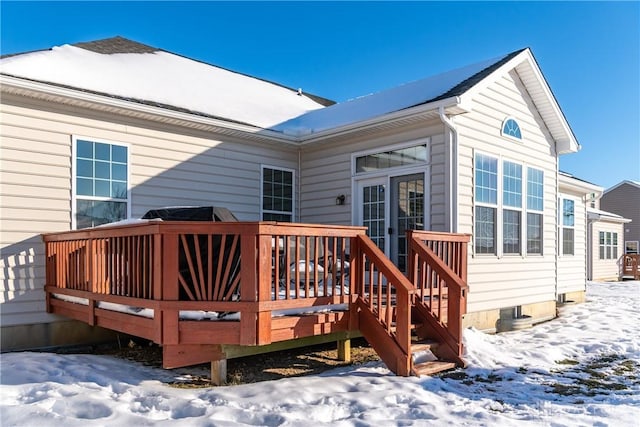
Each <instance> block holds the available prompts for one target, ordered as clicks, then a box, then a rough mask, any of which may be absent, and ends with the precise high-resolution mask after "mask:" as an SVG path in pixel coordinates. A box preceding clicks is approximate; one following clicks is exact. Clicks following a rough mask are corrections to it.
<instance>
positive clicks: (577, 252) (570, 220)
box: [556, 188, 597, 294]
mask: <svg viewBox="0 0 640 427" xmlns="http://www.w3.org/2000/svg"><path fill="white" fill-rule="evenodd" d="M561 191H562V188H561ZM565 191H566V192H564V193H560V194H559V197H558V217H557V220H556V222H557V225H556V227H557V228H556V229H557V230H558V294H562V293H566V292H574V291H583V290H585V286H586V271H587V265H586V259H587V258H586V257H587V254H586V250H587V202H586V201H584V195H585V194H584V193H577V192H574V193H569V192H568V191H567V190H565ZM565 200H566V201H571V202H573V203H572V205H573V208H572V210H573V213H572V215H569V212H567V210H566V209H564V211H565V212H563V207H564V206H565V204H564V203H563V201H565ZM568 205H571V203H570V204H568ZM567 207H568V206H567ZM565 213H566V214H567V215H564V214H565ZM563 224H567V225H563ZM569 224H573V225H569ZM563 230H571V232H570V233H567V234H569V235H570V236H571V239H567V234H565V233H564V232H563ZM596 236H597V235H596ZM592 240H593V239H592ZM571 249H572V250H573V253H568V254H565V253H563V252H564V251H569V252H571Z"/></svg>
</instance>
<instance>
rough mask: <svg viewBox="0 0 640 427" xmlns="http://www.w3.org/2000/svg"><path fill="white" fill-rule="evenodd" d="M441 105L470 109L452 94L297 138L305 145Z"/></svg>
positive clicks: (423, 111) (433, 108)
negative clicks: (437, 99)
mask: <svg viewBox="0 0 640 427" xmlns="http://www.w3.org/2000/svg"><path fill="white" fill-rule="evenodd" d="M441 106H442V107H444V108H449V107H454V106H455V107H458V108H460V109H462V110H464V112H469V111H471V110H470V109H469V105H464V104H462V103H461V101H460V97H458V96H452V97H450V98H445V99H441V100H439V101H435V102H430V103H427V104H421V105H417V106H415V107H410V108H406V109H404V110H399V111H394V112H392V113H388V114H385V115H382V116H378V117H373V118H371V119H368V120H363V121H360V122H355V123H350V124H348V125H343V126H339V127H336V128H331V129H327V130H323V131H321V132H317V133H311V134H309V135H300V136H298V140H299V141H300V143H301V145H305V144H309V143H312V142H316V141H317V140H319V139H323V138H326V137H335V136H339V135H343V134H347V133H351V132H355V131H358V130H361V129H366V128H368V127H372V126H376V125H379V124H382V123H385V122H390V121H393V120H398V119H403V118H406V117H410V116H416V115H420V114H423V113H426V112H429V111H433V110H437V109H438V108H440V107H441Z"/></svg>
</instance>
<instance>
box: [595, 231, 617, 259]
mask: <svg viewBox="0 0 640 427" xmlns="http://www.w3.org/2000/svg"><path fill="white" fill-rule="evenodd" d="M598 237H599V243H600V251H599V252H600V259H618V233H613V232H611V231H601V232H600V234H599V236H598Z"/></svg>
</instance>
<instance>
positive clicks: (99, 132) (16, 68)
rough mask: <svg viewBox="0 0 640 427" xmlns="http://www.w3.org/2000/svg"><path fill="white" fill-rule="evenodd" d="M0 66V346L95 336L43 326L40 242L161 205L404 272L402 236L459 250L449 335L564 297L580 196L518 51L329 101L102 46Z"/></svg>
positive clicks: (551, 102) (56, 320)
mask: <svg viewBox="0 0 640 427" xmlns="http://www.w3.org/2000/svg"><path fill="white" fill-rule="evenodd" d="M0 69H1V72H0V83H1V90H2V98H1V108H2V110H1V112H2V123H1V127H0V136H1V138H2V144H1V147H0V150H1V156H2V165H1V167H0V168H1V170H0V186H1V193H2V208H1V213H0V218H1V220H2V221H1V225H0V227H1V230H0V231H1V233H2V240H3V241H2V257H1V260H0V263H2V272H3V277H2V292H3V300H2V309H1V316H2V317H1V322H2V348H3V350H9V349H20V348H33V347H43V346H51V345H60V344H65V343H70V342H81V341H86V340H87V339H89V337H92V338H94V339H97V338H96V337H97V335H96V334H97V332H96V328H94V327H89V326H87V325H85V324H81V323H78V322H74V321H69V320H68V319H65V318H63V317H60V316H56V315H52V314H48V313H47V312H46V310H45V302H46V301H45V293H44V292H43V286H44V282H45V268H44V265H45V259H44V258H45V253H44V246H43V243H42V239H41V236H40V235H41V233H51V232H64V231H68V230H73V229H80V228H84V227H90V226H95V225H99V224H103V223H108V222H112V221H116V220H121V219H126V218H140V217H141V216H142V215H143V214H144V213H145V212H147V211H148V210H151V209H155V208H158V207H162V206H185V205H187V206H188V205H215V206H224V207H226V208H228V209H229V210H230V211H232V212H233V213H234V214H235V215H236V216H237V217H238V219H240V220H241V221H258V220H268V221H279V222H301V223H316V224H332V225H336V226H338V225H362V226H365V227H367V234H368V236H369V238H370V239H371V240H372V241H373V242H375V244H376V245H377V246H378V248H379V249H380V250H382V251H383V252H384V254H386V256H388V257H389V258H390V259H391V260H392V261H393V263H394V264H395V265H396V266H398V267H399V268H400V269H401V270H403V271H406V270H407V269H408V266H409V265H410V263H411V259H409V258H410V257H408V253H407V241H406V236H405V230H409V229H419V230H432V231H439V232H451V233H464V234H469V235H471V236H472V242H471V244H470V245H469V246H468V286H469V293H468V297H467V302H468V308H467V314H466V315H465V316H464V319H463V324H464V325H465V326H469V325H474V326H476V327H478V328H480V329H484V330H489V331H495V330H496V329H497V327H498V325H499V324H502V325H503V329H504V325H505V324H508V323H509V322H510V321H512V320H514V319H519V318H525V317H526V318H527V319H529V320H528V321H529V323H536V322H541V321H544V320H547V319H551V318H553V317H554V316H555V315H556V301H557V300H558V299H559V298H560V299H562V300H564V299H572V300H580V299H582V298H583V295H584V292H585V283H586V282H585V275H584V272H585V270H586V255H585V253H584V247H585V246H586V243H585V242H586V221H587V213H586V206H587V200H588V197H587V195H588V194H589V193H590V192H591V191H592V187H591V186H589V185H586V186H585V185H582V184H575V182H573V181H572V180H571V179H569V178H568V177H565V176H563V175H560V174H559V171H558V163H559V157H560V156H562V155H567V154H571V153H575V152H577V151H578V150H579V149H580V146H579V144H578V142H577V140H576V137H575V136H574V134H573V132H572V130H571V128H570V126H569V123H568V122H567V120H566V118H565V116H564V114H563V113H562V110H561V109H560V106H559V105H558V102H557V100H556V99H555V97H554V95H553V93H552V91H551V89H550V87H549V86H548V84H547V82H546V80H545V78H544V76H543V74H542V72H541V70H540V68H539V67H538V64H537V62H536V60H535V58H534V56H533V54H532V52H531V51H530V50H529V49H522V50H518V51H515V52H511V53H509V54H506V55H502V56H499V57H496V58H493V59H490V60H487V61H483V62H480V63H476V64H472V65H470V66H466V67H463V68H460V69H457V70H453V71H451V72H446V73H443V74H440V75H436V76H432V77H429V78H426V79H423V80H419V81H415V82H411V83H408V84H405V85H402V86H399V87H396V88H391V89H387V90H384V91H381V92H378V93H374V94H372V95H368V96H365V97H361V98H357V99H354V100H350V101H347V102H344V103H338V104H332V102H330V101H328V100H325V99H323V98H320V97H317V96H313V95H308V94H305V93H304V92H303V91H300V90H293V89H289V88H286V87H282V86H280V85H277V84H274V83H270V82H266V81H264V80H260V79H257V78H253V77H250V76H246V75H242V74H238V73H235V72H231V71H228V70H225V69H222V68H219V67H215V66H212V65H209V64H205V63H202V62H199V61H196V60H191V59H189V58H185V57H182V56H179V55H175V54H172V53H170V52H167V51H164V50H162V49H157V48H153V47H150V46H146V45H143V44H140V43H137V42H134V41H130V40H127V39H124V38H120V37H117V38H113V39H106V40H98V41H94V42H88V43H77V44H73V45H64V46H58V47H54V48H52V49H49V50H44V51H38V52H28V53H23V54H16V55H9V56H5V57H3V58H2V60H1V61H0ZM559 187H560V192H559V191H558V188H559ZM565 187H566V188H565Z"/></svg>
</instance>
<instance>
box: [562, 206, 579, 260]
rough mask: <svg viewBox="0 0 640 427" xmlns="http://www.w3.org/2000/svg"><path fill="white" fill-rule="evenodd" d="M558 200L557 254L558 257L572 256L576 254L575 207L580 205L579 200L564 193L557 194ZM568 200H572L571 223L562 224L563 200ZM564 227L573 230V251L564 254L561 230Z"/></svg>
mask: <svg viewBox="0 0 640 427" xmlns="http://www.w3.org/2000/svg"><path fill="white" fill-rule="evenodd" d="M558 199H559V200H560V203H559V209H558V256H559V257H573V256H576V222H577V215H576V213H577V212H576V208H577V207H578V206H579V205H580V201H579V200H578V199H576V198H574V197H571V196H568V195H566V194H560V195H559V196H558ZM565 200H570V201H572V202H573V225H564V220H563V219H564V201H565ZM565 228H569V229H572V230H573V253H572V254H565V253H564V233H563V232H562V230H564V229H565Z"/></svg>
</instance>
